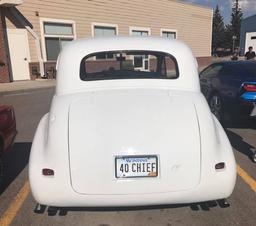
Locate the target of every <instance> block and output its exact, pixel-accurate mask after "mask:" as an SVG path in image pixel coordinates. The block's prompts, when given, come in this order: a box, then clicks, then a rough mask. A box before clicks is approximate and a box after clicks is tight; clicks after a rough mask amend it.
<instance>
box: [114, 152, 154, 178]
mask: <svg viewBox="0 0 256 226" xmlns="http://www.w3.org/2000/svg"><path fill="white" fill-rule="evenodd" d="M115 168H116V169H115V170H116V172H115V175H116V178H131V177H157V176H158V158H157V156H155V155H150V156H147V155H145V156H120V157H116V159H115Z"/></svg>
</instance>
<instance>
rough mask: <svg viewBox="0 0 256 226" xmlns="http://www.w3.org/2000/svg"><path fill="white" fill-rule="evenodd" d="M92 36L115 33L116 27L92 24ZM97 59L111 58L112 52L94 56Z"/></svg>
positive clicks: (106, 35)
mask: <svg viewBox="0 0 256 226" xmlns="http://www.w3.org/2000/svg"><path fill="white" fill-rule="evenodd" d="M93 32H94V37H110V36H115V35H117V30H116V27H111V26H97V25H94V28H93ZM96 59H97V60H105V59H113V54H104V53H103V54H98V55H97V56H96Z"/></svg>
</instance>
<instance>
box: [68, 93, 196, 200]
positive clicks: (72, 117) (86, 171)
mask: <svg viewBox="0 0 256 226" xmlns="http://www.w3.org/2000/svg"><path fill="white" fill-rule="evenodd" d="M69 152H70V173H71V183H72V187H73V189H74V190H75V191H76V192H78V193H81V194H109V195H111V194H146V193H158V192H170V191H180V190H188V189H192V188H193V187H195V186H196V185H197V184H198V183H199V181H200V134H199V128H198V121H197V115H196V110H195V108H194V105H193V102H192V100H191V98H190V97H189V92H183V94H182V93H176V94H175V92H170V91H167V90H143V89H142V90H138V89H136V90H108V91H96V92H88V93H84V94H82V95H79V96H77V98H76V100H75V101H73V103H72V104H71V105H70V113H69ZM144 155H153V156H157V157H158V176H157V177H152V178H127V179H117V178H116V172H115V162H116V160H115V158H116V157H117V156H144Z"/></svg>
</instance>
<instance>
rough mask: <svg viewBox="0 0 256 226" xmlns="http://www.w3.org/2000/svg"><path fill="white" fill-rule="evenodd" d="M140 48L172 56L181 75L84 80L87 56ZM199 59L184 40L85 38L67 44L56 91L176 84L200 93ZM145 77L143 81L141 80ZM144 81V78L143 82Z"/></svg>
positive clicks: (58, 69)
mask: <svg viewBox="0 0 256 226" xmlns="http://www.w3.org/2000/svg"><path fill="white" fill-rule="evenodd" d="M120 50H128V51H129V50H130V51H132V50H138V51H158V52H164V53H167V54H170V55H172V56H173V57H174V58H175V59H176V61H177V64H178V69H179V78H178V79H173V80H172V81H171V80H167V79H164V80H163V79H162V80H161V79H154V81H153V80H151V79H147V80H145V79H144V80H143V79H137V80H136V81H132V79H130V80H129V81H124V80H123V81H120V80H115V81H114V80H111V81H106V80H102V81H97V82H93V81H90V82H86V81H82V80H81V79H80V64H81V62H82V59H83V58H84V57H85V56H88V55H90V54H93V53H98V52H104V51H120ZM197 67H198V65H197V61H196V59H195V57H194V56H193V53H192V51H191V49H190V48H189V47H188V46H187V45H186V44H184V43H183V42H181V41H178V40H175V39H168V38H163V37H152V36H151V37H137V36H114V37H97V38H83V39H80V40H76V41H72V42H70V43H68V44H66V45H65V47H64V48H63V50H62V51H61V53H60V55H59V57H58V61H57V85H56V94H57V95H58V94H66V93H73V92H77V91H78V90H80V91H81V90H85V89H87V90H88V89H94V88H102V87H104V86H105V87H106V86H108V87H115V88H117V87H121V86H128V85H130V86H134V85H138V84H139V85H141V86H147V85H151V86H153V87H157V86H161V87H168V86H169V87H172V88H176V89H183V90H184V89H185V90H191V91H197V92H200V85H199V80H198V71H197ZM140 80H141V81H140ZM142 80H143V81H142ZM174 80H175V81H174Z"/></svg>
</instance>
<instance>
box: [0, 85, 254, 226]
mask: <svg viewBox="0 0 256 226" xmlns="http://www.w3.org/2000/svg"><path fill="white" fill-rule="evenodd" d="M53 93H54V91H53V88H46V89H40V90H32V91H19V92H12V93H6V94H0V103H6V104H11V105H13V106H14V108H15V112H16V120H17V127H18V132H19V133H18V136H17V138H16V141H15V144H14V146H13V148H12V150H11V152H10V153H9V154H8V155H7V156H6V157H5V159H4V162H5V164H6V177H5V179H4V186H3V187H2V188H1V190H0V225H1V226H5V225H6V226H7V225H17V226H23V225H24V226H29V225H33V226H34V225H67V226H71V225H77V226H79V225H92V226H121V225H122V226H126V225H127V226H128V225H164V226H171V225H255V222H256V214H255V213H256V164H255V163H252V161H251V160H250V155H251V152H252V151H253V150H254V149H255V148H256V121H255V120H243V121H241V122H239V123H236V124H231V125H229V127H228V128H227V129H226V131H227V134H228V136H229V139H230V141H231V144H232V146H233V148H234V153H235V156H236V161H237V164H238V176H237V183H236V187H235V190H234V193H233V194H232V196H231V197H230V198H229V199H228V201H229V204H230V205H223V204H222V203H217V202H216V201H213V202H209V203H200V204H191V205H169V206H151V207H129V208H64V209H54V208H49V207H47V208H46V209H45V210H43V211H42V212H39V211H36V204H37V203H36V202H35V201H34V199H33V197H32V195H31V193H30V189H29V184H28V176H27V172H28V169H27V163H28V159H29V152H30V147H31V142H32V139H33V135H34V132H35V129H36V127H37V124H38V122H39V120H40V118H41V117H42V116H43V115H44V114H45V113H46V112H47V111H48V110H49V107H50V100H51V98H52V96H53Z"/></svg>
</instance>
